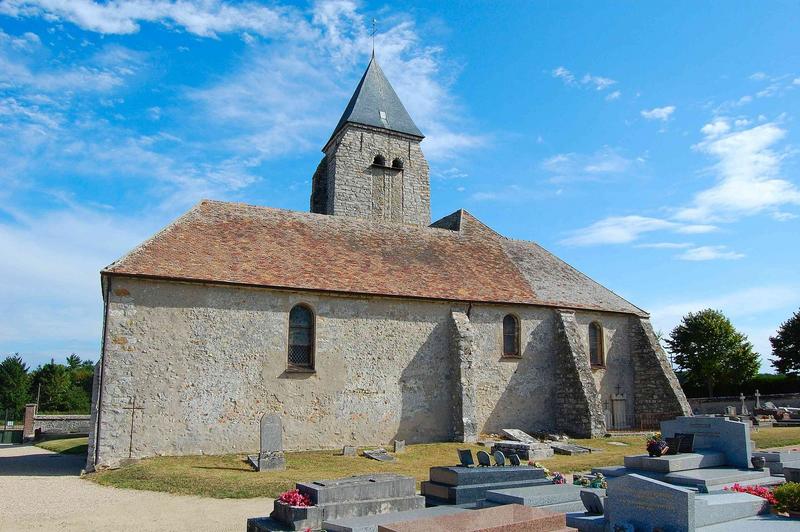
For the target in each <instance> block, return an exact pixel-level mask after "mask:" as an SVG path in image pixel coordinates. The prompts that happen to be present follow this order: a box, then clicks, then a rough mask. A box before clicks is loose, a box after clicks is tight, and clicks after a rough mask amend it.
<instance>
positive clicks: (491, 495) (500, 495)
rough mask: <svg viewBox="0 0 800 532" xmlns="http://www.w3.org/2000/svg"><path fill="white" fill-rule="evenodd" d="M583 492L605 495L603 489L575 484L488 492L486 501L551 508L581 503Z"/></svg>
mask: <svg viewBox="0 0 800 532" xmlns="http://www.w3.org/2000/svg"><path fill="white" fill-rule="evenodd" d="M581 491H591V492H593V493H596V494H597V495H599V496H601V497H602V496H604V495H605V490H602V489H590V488H584V487H582V486H575V485H573V484H548V485H541V486H533V487H527V488H512V489H502V490H491V491H487V492H486V500H488V501H492V502H497V503H502V504H521V505H523V506H549V505H551V504H559V503H564V502H579V503H580V497H581Z"/></svg>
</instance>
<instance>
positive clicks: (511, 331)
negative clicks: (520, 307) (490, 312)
mask: <svg viewBox="0 0 800 532" xmlns="http://www.w3.org/2000/svg"><path fill="white" fill-rule="evenodd" d="M503 356H504V357H518V356H520V354H519V320H518V319H517V317H516V316H514V315H513V314H507V315H506V317H505V318H503Z"/></svg>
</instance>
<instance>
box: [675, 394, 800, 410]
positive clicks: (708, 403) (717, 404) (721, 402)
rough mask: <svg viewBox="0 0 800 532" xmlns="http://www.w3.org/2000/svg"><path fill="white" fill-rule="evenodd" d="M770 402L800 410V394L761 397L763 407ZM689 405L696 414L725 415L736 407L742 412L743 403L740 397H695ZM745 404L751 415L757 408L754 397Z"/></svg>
mask: <svg viewBox="0 0 800 532" xmlns="http://www.w3.org/2000/svg"><path fill="white" fill-rule="evenodd" d="M767 401H770V402H772V403H774V404H775V406H790V407H793V408H800V393H780V394H772V395H762V396H761V406H762V407H763V406H764V403H766V402H767ZM689 404H690V405H691V406H692V411H693V412H694V413H695V414H724V413H725V407H727V406H735V407H736V412H739V413H740V412H741V410H742V401H741V400H740V399H739V397H738V396H730V397H694V398H690V399H689ZM744 404H745V405H747V410H748V411H750V412H751V413H752V412H753V409H754V408H755V407H756V398H755V397H753V396H752V395H750V396H745V399H744Z"/></svg>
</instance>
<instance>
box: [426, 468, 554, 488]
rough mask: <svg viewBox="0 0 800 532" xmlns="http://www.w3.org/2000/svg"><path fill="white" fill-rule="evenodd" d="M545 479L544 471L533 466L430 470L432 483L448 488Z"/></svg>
mask: <svg viewBox="0 0 800 532" xmlns="http://www.w3.org/2000/svg"><path fill="white" fill-rule="evenodd" d="M543 478H545V474H544V470H543V469H541V468H538V467H533V466H514V467H503V468H501V467H494V466H492V467H481V468H478V467H463V466H437V467H432V468H431V469H430V481H431V482H436V483H438V484H447V485H448V486H463V485H467V484H488V483H492V482H513V481H521V480H538V479H543Z"/></svg>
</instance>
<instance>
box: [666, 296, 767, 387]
mask: <svg viewBox="0 0 800 532" xmlns="http://www.w3.org/2000/svg"><path fill="white" fill-rule="evenodd" d="M666 343H667V346H668V347H669V350H670V352H671V353H672V354H674V355H675V364H676V365H677V366H678V367H679V368H680V369H681V370H684V371H685V372H686V381H687V382H688V383H690V384H692V385H694V386H698V387H701V386H705V388H706V390H707V391H708V395H709V397H713V395H714V388H715V387H716V386H718V385H728V386H740V385H741V384H743V383H745V382H747V381H749V380H751V379H752V378H754V377H755V376H756V375H757V374H758V369H759V366H760V363H759V356H758V353H756V352H754V351H753V344H751V343H750V342H749V341H748V340H747V337H746V336H745V335H744V334H742V333H740V332H739V331H737V330H736V329H735V328H734V326H733V324H732V323H731V322H730V320H729V319H728V318H727V317H725V315H724V314H723V313H722V312H720V311H718V310H712V309H706V310H701V311H700V312H695V313H689V314H687V315H686V316H684V317H683V320H682V321H681V323H680V324H678V325H677V326H676V327H675V328H674V329H673V330H672V333H671V334H670V337H669V338H667V339H666Z"/></svg>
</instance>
